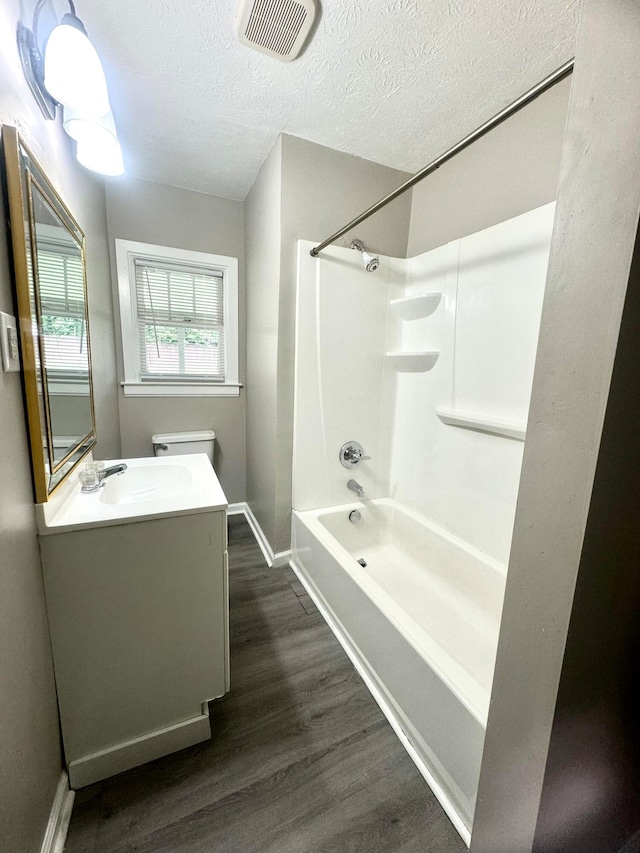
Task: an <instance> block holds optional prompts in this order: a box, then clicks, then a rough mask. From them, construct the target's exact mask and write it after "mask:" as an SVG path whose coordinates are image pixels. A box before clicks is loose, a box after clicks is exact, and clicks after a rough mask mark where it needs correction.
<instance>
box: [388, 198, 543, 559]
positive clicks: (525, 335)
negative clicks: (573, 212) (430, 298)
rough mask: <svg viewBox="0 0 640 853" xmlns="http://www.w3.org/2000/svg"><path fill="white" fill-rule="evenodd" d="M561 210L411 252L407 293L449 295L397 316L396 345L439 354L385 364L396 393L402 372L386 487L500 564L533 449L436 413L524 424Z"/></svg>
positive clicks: (392, 319) (392, 332)
mask: <svg viewBox="0 0 640 853" xmlns="http://www.w3.org/2000/svg"><path fill="white" fill-rule="evenodd" d="M553 213H554V205H553V204H549V205H546V206H544V207H542V208H539V209H537V210H535V211H531V212H530V213H527V214H523V215H521V216H518V217H516V218H514V219H511V220H508V221H507V222H505V223H501V224H499V225H495V226H493V227H492V228H489V229H486V230H483V231H481V232H478V233H477V234H473V235H469V236H468V237H465V238H463V239H462V240H458V241H454V242H452V243H450V244H447V245H445V246H443V247H441V248H439V249H434V250H432V251H430V252H427V253H425V254H424V255H420V256H418V257H416V258H412V259H410V260H409V261H408V262H407V277H406V286H405V295H406V296H410V295H417V294H420V293H425V292H430V291H442V293H443V298H442V300H441V302H440V303H439V305H438V307H437V309H436V311H435V313H434V314H432V315H431V316H428V317H424V318H421V319H415V320H401V319H399V318H398V316H397V315H396V314H395V312H393V311H390V312H389V320H388V322H389V327H388V334H389V340H388V344H387V346H388V348H394V344H393V343H392V342H393V341H395V346H397V347H398V349H399V350H400V351H421V350H431V349H434V350H439V351H440V357H439V359H438V361H437V362H436V364H435V366H434V367H433V369H432V370H430V371H428V372H423V373H398V372H396V371H394V369H393V368H392V367H391V366H389V365H388V366H387V389H389V390H388V391H387V393H393V390H392V384H393V379H395V397H394V402H393V403H392V408H393V435H392V439H391V468H390V483H389V493H390V495H391V497H393V498H395V499H396V500H398V501H400V502H401V503H403V504H405V505H406V506H409V507H411V508H412V509H414V510H416V511H417V512H419V513H421V514H422V515H424V516H426V517H428V518H430V519H432V520H433V521H435V522H436V523H437V524H439V525H441V526H442V527H444V528H445V529H447V530H449V531H450V532H452V533H454V534H455V535H457V536H460V537H461V538H462V539H464V540H465V541H466V542H469V543H470V544H471V545H473V546H475V547H476V548H478V549H479V550H481V551H483V552H484V553H486V554H489V555H490V556H491V557H494V558H495V559H497V560H499V561H501V562H503V563H506V562H507V560H508V556H509V548H510V543H511V535H512V530H513V518H514V514H515V508H516V498H517V494H518V483H519V479H520V467H521V464H522V453H523V447H524V444H523V442H521V441H517V440H514V439H512V438H508V437H505V436H503V435H494V434H489V433H486V432H480V431H477V430H475V429H467V428H461V427H458V426H451V425H449V424H446V423H443V422H442V421H441V420H440V418H439V417H438V415H437V409H438V408H446V409H447V410H453V411H454V412H462V413H467V414H471V415H475V416H477V417H479V418H487V419H494V420H495V421H496V422H498V423H499V422H501V421H505V422H508V423H516V424H520V426H521V427H522V428H523V429H524V427H525V425H526V419H527V413H528V408H529V398H530V395H531V382H532V378H533V368H534V362H535V353H536V346H537V339H538V328H539V323H540V312H541V309H542V299H543V295H544V283H545V277H546V269H547V264H548V257H549V245H550V242H551V229H552V225H553ZM394 374H395V376H394Z"/></svg>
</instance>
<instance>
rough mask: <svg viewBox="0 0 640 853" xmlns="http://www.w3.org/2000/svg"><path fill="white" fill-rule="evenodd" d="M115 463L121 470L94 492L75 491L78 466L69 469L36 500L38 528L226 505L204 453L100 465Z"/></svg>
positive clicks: (81, 526) (47, 531)
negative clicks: (55, 489) (47, 495)
mask: <svg viewBox="0 0 640 853" xmlns="http://www.w3.org/2000/svg"><path fill="white" fill-rule="evenodd" d="M121 462H124V463H126V465H127V470H126V471H125V472H124V473H123V474H121V475H117V474H116V475H113V476H111V477H108V478H107V480H106V481H105V482H104V484H103V486H102V487H101V488H100V489H99V490H98V491H97V492H90V493H83V492H81V491H80V483H79V481H78V471H77V470H76V471H74V472H73V474H72V476H71V477H70V478H69V482H68V483H67V484H64V485H65V486H66V487H63V489H61V493H60V494H56V495H53V496H52V498H51V500H49V501H48V502H47V503H44V504H36V519H37V525H38V533H39V534H40V535H41V536H48V535H51V534H53V533H67V532H70V531H72V530H85V529H87V528H91V527H108V526H113V525H116V524H131V523H134V522H138V521H146V520H149V519H157V518H168V517H171V516H176V515H193V514H196V513H202V512H214V511H216V510H226V509H227V506H228V503H227V499H226V497H225V494H224V492H223V491H222V487H221V486H220V483H219V481H218V478H217V476H216V473H215V471H214V470H213V468H212V466H211V463H210V462H209V459H208V457H207V456H206V454H204V453H196V454H193V455H189V456H161V457H155V456H154V457H143V458H140V459H112V460H109V461H107V462H106V463H105V464H106V466H107V467H109V466H111V465H117V464H119V463H121Z"/></svg>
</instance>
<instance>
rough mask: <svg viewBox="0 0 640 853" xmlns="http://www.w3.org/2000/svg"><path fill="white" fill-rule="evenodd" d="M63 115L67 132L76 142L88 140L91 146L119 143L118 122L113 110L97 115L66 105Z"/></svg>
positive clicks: (63, 123)
mask: <svg viewBox="0 0 640 853" xmlns="http://www.w3.org/2000/svg"><path fill="white" fill-rule="evenodd" d="M62 116H63V118H62V126H63V127H64V129H65V132H66V133H68V134H69V136H70V137H71V138H72V139H75V140H76V142H86V143H87V144H88V145H91V146H96V145H109V144H111V145H117V144H118V134H117V132H116V124H115V121H114V118H113V113H112V112H111V111H109V112H108V113H107V114H106V115H104V116H95V115H90V114H87V113H81V112H78V110H71V109H69V107H64V110H63V113H62Z"/></svg>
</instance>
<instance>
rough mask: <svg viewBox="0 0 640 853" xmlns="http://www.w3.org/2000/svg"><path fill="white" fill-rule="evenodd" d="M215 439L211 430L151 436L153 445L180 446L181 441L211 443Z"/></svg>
mask: <svg viewBox="0 0 640 853" xmlns="http://www.w3.org/2000/svg"><path fill="white" fill-rule="evenodd" d="M215 437H216V434H215V432H214V431H213V430H212V429H203V430H200V431H199V432H165V433H158V434H157V435H152V436H151V441H152V442H153V443H154V444H180V443H181V442H183V441H212V440H213V439H214V438H215Z"/></svg>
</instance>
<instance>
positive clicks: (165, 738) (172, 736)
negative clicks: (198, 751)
mask: <svg viewBox="0 0 640 853" xmlns="http://www.w3.org/2000/svg"><path fill="white" fill-rule="evenodd" d="M202 711H203V713H202V714H201V715H200V716H198V717H192V719H190V720H184V721H183V722H181V723H176V725H174V726H167V728H164V729H159V730H158V731H155V732H150V733H149V734H147V735H143V736H142V737H138V738H134V739H133V740H129V741H126V742H125V743H119V744H117V745H116V746H114V747H111V748H110V749H104V750H102V751H100V752H94V753H93V754H92V755H86V756H84V757H83V758H78V759H76V760H75V761H71V762H70V763H69V780H70V782H71V785H72V787H73V788H84V787H85V786H86V785H91V784H92V783H93V782H99V781H100V780H101V779H107V778H108V777H109V776H115V775H116V773H122V772H123V771H124V770H130V769H131V768H132V767H138V766H139V765H141V764H146V763H147V762H148V761H154V760H155V759H156V758H162V756H163V755H169V753H171V752H177V751H178V750H179V749H185V748H186V747H187V746H193V745H194V744H195V743H201V742H202V741H204V740H209V738H210V737H211V724H210V722H209V712H208V709H207V705H206V704H204V705H203V706H202Z"/></svg>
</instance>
